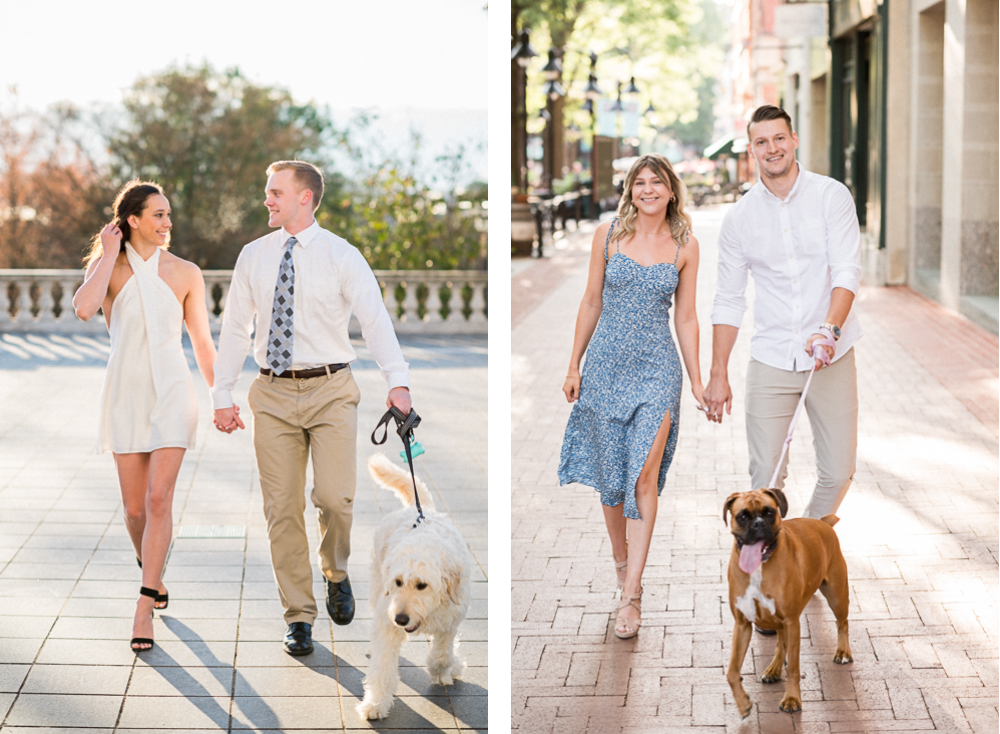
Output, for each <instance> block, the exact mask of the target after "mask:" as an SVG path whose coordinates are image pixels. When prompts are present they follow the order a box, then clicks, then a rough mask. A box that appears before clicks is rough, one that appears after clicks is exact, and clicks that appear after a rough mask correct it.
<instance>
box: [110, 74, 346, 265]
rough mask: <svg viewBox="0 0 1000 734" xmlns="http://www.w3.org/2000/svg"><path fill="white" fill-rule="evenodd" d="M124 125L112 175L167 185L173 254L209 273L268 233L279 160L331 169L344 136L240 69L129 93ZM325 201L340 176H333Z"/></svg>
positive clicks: (164, 78) (168, 79)
mask: <svg viewBox="0 0 1000 734" xmlns="http://www.w3.org/2000/svg"><path fill="white" fill-rule="evenodd" d="M124 107H125V113H126V122H125V124H124V125H122V126H121V128H120V129H118V130H116V131H114V132H113V133H111V135H110V136H109V151H110V155H111V170H112V176H113V177H114V178H115V179H117V180H118V181H122V182H124V181H127V180H129V179H131V178H144V179H146V178H148V179H152V180H154V181H157V182H159V183H160V184H161V185H163V187H164V189H165V191H166V193H167V197H168V198H169V199H170V202H171V208H172V210H173V223H174V229H173V233H172V236H171V241H172V243H173V244H172V245H171V247H172V249H173V250H174V251H175V252H176V253H177V255H178V256H180V257H183V258H185V259H188V260H191V261H193V262H195V263H196V264H198V265H199V266H200V267H203V268H230V267H232V266H233V264H234V263H235V262H236V257H237V256H238V254H239V250H240V248H241V247H242V245H243V244H245V243H246V242H248V241H250V240H252V239H255V238H256V237H259V236H261V235H262V234H264V233H266V232H267V212H266V210H265V209H264V207H263V206H262V205H261V202H262V201H263V198H264V193H263V191H264V183H265V180H266V178H265V175H264V172H265V170H266V169H267V166H268V165H269V164H270V163H271V162H273V161H276V160H287V159H299V160H307V161H310V162H311V163H316V164H317V165H320V166H321V167H323V166H324V164H325V163H326V159H325V157H324V150H325V149H326V148H327V147H328V146H329V145H330V144H332V143H333V144H335V142H336V138H337V134H336V132H335V131H334V129H333V124H332V122H331V120H330V119H329V116H328V115H327V114H326V113H325V112H323V111H321V110H319V109H317V108H316V107H313V106H312V105H298V104H295V102H294V100H293V99H292V97H291V95H290V93H289V92H288V91H287V90H284V89H281V88H278V87H267V86H259V85H256V84H254V83H252V82H250V81H248V80H247V79H246V78H245V77H243V76H242V75H241V74H240V73H239V71H238V70H235V69H234V70H229V71H226V72H223V73H217V72H215V71H214V70H213V69H212V68H211V67H210V66H207V65H205V66H201V67H187V68H174V69H169V70H167V71H166V72H163V73H161V74H155V75H153V76H150V77H146V78H143V79H140V80H139V81H138V82H136V84H135V85H134V87H133V88H132V89H131V90H130V91H129V92H128V93H127V94H126V97H125V102H124ZM326 179H327V182H326V185H327V194H326V196H327V197H334V198H335V197H337V196H338V190H339V189H340V188H341V186H342V185H343V181H342V180H341V179H340V177H338V176H336V175H334V176H330V175H326Z"/></svg>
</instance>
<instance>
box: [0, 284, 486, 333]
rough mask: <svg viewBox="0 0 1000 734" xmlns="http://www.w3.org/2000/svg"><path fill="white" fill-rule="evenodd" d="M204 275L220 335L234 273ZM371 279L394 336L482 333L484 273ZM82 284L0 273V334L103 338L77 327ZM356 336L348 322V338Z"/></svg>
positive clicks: (93, 326) (98, 321) (99, 323)
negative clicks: (376, 285)
mask: <svg viewBox="0 0 1000 734" xmlns="http://www.w3.org/2000/svg"><path fill="white" fill-rule="evenodd" d="M203 273H204V276H205V286H206V293H205V300H206V305H207V306H208V313H209V323H210V325H211V328H212V331H213V333H218V332H219V330H220V329H221V328H222V312H223V309H224V308H225V305H226V293H227V291H228V290H229V282H230V280H231V278H232V274H233V273H232V271H231V270H205V271H203ZM375 277H376V278H377V279H378V282H379V285H380V286H381V288H382V295H383V300H384V301H385V305H386V308H387V309H388V311H389V315H390V317H391V318H392V322H393V326H394V327H395V329H396V331H397V333H400V334H485V333H486V322H487V304H486V299H487V286H486V272H485V271H481V270H426V271H422V270H376V271H375ZM82 283H83V271H82V270H3V269H0V332H22V333H23V332H43V333H73V334H106V333H107V327H106V326H105V325H104V319H103V317H102V316H101V315H100V314H98V315H97V316H95V317H94V318H92V319H91V320H90V321H81V320H80V319H78V318H77V317H76V314H75V313H74V312H73V304H72V300H73V294H74V293H75V292H76V289H77V288H79V287H80V285H81V284H82ZM357 333H360V327H359V326H358V324H357V321H356V320H354V319H352V334H357Z"/></svg>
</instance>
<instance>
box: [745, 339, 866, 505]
mask: <svg viewBox="0 0 1000 734" xmlns="http://www.w3.org/2000/svg"><path fill="white" fill-rule="evenodd" d="M808 377H809V373H808V372H789V371H787V370H780V369H777V368H775V367H769V366H767V365H765V364H762V363H761V362H758V361H756V360H754V359H751V360H750V365H749V366H748V367H747V402H746V411H747V443H748V445H749V449H750V476H751V478H752V482H753V489H761V488H763V487H767V486H768V482H770V481H771V475H772V474H774V467H775V465H776V464H777V463H778V457H779V456H780V455H781V446H782V444H783V443H784V441H785V438H786V437H787V436H788V426H789V424H790V423H791V420H792V415H793V414H794V413H795V407H796V405H798V402H799V398H800V397H801V396H802V388H803V387H805V384H806V380H807V379H808ZM805 411H806V413H808V414H809V423H810V424H811V425H812V431H813V446H814V448H815V450H816V474H817V481H816V487H815V489H814V490H813V495H812V499H810V501H809V505H808V506H807V507H806V510H805V512H804V513H803V516H804V517H816V518H819V517H823V515H829V514H832V513H835V512H836V511H837V508H838V507H840V503H841V502H843V500H844V495H846V494H847V490H848V488H849V487H850V486H851V480H852V479H853V477H854V468H855V463H856V461H857V455H858V376H857V371H856V369H855V366H854V349H853V348H852V349H851V350H850V351H848V352H847V354H845V355H844V356H843V357H841V358H840V359H838V360H837V361H836V362H834V363H833V364H831V365H829V366H828V367H824V368H823V369H821V370H820V371H819V372H817V373H816V374H815V375H814V376H813V380H812V384H810V385H809V394H808V395H807V396H806V404H805ZM787 476H788V457H787V456H786V457H785V461H784V464H783V465H782V467H781V471H780V472H778V481H777V482H776V484H777V485H778V488H779V489H783V488H784V486H785V477H787Z"/></svg>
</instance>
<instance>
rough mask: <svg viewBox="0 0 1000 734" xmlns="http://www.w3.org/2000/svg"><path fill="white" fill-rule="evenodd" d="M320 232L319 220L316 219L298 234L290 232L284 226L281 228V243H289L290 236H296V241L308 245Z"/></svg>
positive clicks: (304, 245)
mask: <svg viewBox="0 0 1000 734" xmlns="http://www.w3.org/2000/svg"><path fill="white" fill-rule="evenodd" d="M317 234H319V222H317V221H316V220H315V219H314V220H313V223H312V224H310V225H309V226H308V227H306V228H305V229H304V230H302V231H301V232H299V233H298V234H296V235H292V234H289V233H288V231H287V230H286V229H285V228H284V227H282V228H281V243H282V245H285V244H288V238H289V237H295V241H296V242H298V243H299V244H300V245H302V246H303V247H306V246H307V245H308V244H309V243H310V242H312V241H313V240H314V239H315V238H316V235H317Z"/></svg>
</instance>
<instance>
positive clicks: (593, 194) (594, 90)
mask: <svg viewBox="0 0 1000 734" xmlns="http://www.w3.org/2000/svg"><path fill="white" fill-rule="evenodd" d="M583 93H584V96H585V97H586V98H587V101H586V102H585V103H584V105H583V109H584V110H586V111H587V112H589V113H590V206H589V207H588V210H589V212H590V213H591V217H590V218H591V219H597V218H598V217H599V216H600V212H599V211H598V206H597V205H598V199H597V110H596V109H595V105H596V102H597V100H598V99H600V98H601V89H600V87H598V86H597V54H596V53H595V52H593V51H591V52H590V75H589V76H588V77H587V87H586V89H584V90H583Z"/></svg>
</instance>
